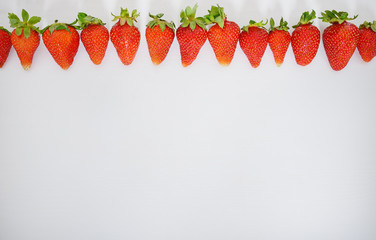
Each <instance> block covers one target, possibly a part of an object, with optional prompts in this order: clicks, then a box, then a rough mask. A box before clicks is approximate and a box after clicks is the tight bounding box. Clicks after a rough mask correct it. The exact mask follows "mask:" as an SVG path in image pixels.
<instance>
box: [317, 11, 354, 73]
mask: <svg viewBox="0 0 376 240" xmlns="http://www.w3.org/2000/svg"><path fill="white" fill-rule="evenodd" d="M321 15H322V17H319V18H320V19H322V21H323V22H329V23H331V24H332V25H330V26H329V27H327V28H326V29H325V30H324V33H323V35H322V38H323V43H324V49H325V52H326V55H327V57H328V60H329V63H330V66H331V67H332V69H333V70H335V71H339V70H342V69H343V68H344V67H346V65H347V63H348V62H349V61H350V59H351V57H352V55H353V54H354V52H355V49H356V46H357V44H358V41H359V29H358V27H357V26H355V25H354V24H352V23H349V22H347V20H353V19H355V18H357V16H354V17H353V18H348V13H347V12H337V11H335V10H333V11H328V10H327V11H325V12H322V13H321Z"/></svg>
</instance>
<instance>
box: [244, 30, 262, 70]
mask: <svg viewBox="0 0 376 240" xmlns="http://www.w3.org/2000/svg"><path fill="white" fill-rule="evenodd" d="M239 45H240V47H241V49H242V50H243V52H244V54H245V55H246V56H247V58H248V60H249V62H250V63H251V66H252V67H254V68H257V67H258V66H259V65H260V63H261V59H262V57H263V56H264V53H265V50H266V47H267V46H268V32H267V31H266V30H265V29H263V28H260V27H256V26H251V27H249V28H248V32H247V31H242V32H241V33H240V36H239Z"/></svg>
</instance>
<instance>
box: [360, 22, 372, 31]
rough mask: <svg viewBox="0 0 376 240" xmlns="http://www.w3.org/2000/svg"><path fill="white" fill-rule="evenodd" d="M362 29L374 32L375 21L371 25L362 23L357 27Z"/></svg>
mask: <svg viewBox="0 0 376 240" xmlns="http://www.w3.org/2000/svg"><path fill="white" fill-rule="evenodd" d="M362 28H370V29H371V30H372V31H374V32H376V21H373V22H372V23H371V22H367V21H364V23H363V24H361V25H360V26H359V29H362Z"/></svg>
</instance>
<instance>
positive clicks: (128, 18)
mask: <svg viewBox="0 0 376 240" xmlns="http://www.w3.org/2000/svg"><path fill="white" fill-rule="evenodd" d="M111 15H112V16H114V19H113V20H112V21H117V20H119V21H120V26H123V25H124V24H125V23H127V24H128V25H129V26H134V22H137V17H139V16H140V13H137V9H134V10H133V11H132V15H129V11H128V9H127V8H126V9H123V8H121V11H120V16H115V15H114V14H113V13H111Z"/></svg>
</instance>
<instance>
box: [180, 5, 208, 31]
mask: <svg viewBox="0 0 376 240" xmlns="http://www.w3.org/2000/svg"><path fill="white" fill-rule="evenodd" d="M197 7H198V5H197V4H195V6H194V7H193V8H191V7H189V6H188V7H186V8H185V10H182V11H181V12H180V22H181V23H182V25H181V26H182V27H188V26H189V28H190V29H191V30H192V31H194V30H195V28H196V26H197V25H198V26H199V27H201V28H202V29H206V22H205V18H203V17H197V18H196V11H197Z"/></svg>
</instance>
